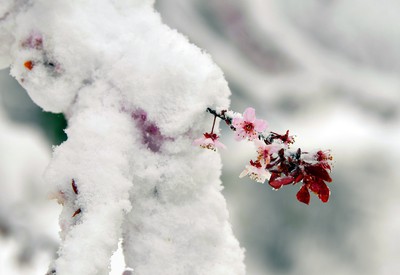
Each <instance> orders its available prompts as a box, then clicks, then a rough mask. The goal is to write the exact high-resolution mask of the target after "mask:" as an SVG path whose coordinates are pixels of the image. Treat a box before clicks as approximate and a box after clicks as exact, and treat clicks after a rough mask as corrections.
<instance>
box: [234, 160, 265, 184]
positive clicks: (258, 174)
mask: <svg viewBox="0 0 400 275" xmlns="http://www.w3.org/2000/svg"><path fill="white" fill-rule="evenodd" d="M247 175H249V177H250V178H251V179H252V180H255V181H257V182H260V183H264V182H265V180H266V179H267V178H268V177H269V175H270V174H269V172H268V171H267V170H266V169H265V163H264V161H262V160H261V161H252V160H250V165H246V167H245V169H244V170H243V171H242V173H240V175H239V178H243V177H244V176H247Z"/></svg>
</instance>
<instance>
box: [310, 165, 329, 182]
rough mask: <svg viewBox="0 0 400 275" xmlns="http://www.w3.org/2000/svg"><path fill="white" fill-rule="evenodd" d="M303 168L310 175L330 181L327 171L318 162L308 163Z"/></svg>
mask: <svg viewBox="0 0 400 275" xmlns="http://www.w3.org/2000/svg"><path fill="white" fill-rule="evenodd" d="M304 168H305V170H306V172H307V173H308V174H309V175H311V176H314V177H317V178H319V179H322V180H324V181H327V182H331V181H332V179H331V177H330V176H329V173H328V172H327V171H326V170H325V169H324V168H323V167H321V166H320V165H319V164H315V165H309V166H306V167H304Z"/></svg>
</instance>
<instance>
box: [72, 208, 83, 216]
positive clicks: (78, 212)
mask: <svg viewBox="0 0 400 275" xmlns="http://www.w3.org/2000/svg"><path fill="white" fill-rule="evenodd" d="M81 212H82V210H81V209H80V208H79V209H78V210H76V211H75V212H74V214H73V215H72V218H73V217H75V216H76V215H78V214H80V213H81Z"/></svg>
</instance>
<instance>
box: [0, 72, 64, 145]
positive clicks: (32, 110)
mask: <svg viewBox="0 0 400 275" xmlns="http://www.w3.org/2000/svg"><path fill="white" fill-rule="evenodd" d="M0 83H2V86H1V87H0V96H1V100H0V102H1V105H2V109H4V111H5V113H6V114H7V115H8V117H9V118H10V119H11V120H12V121H14V122H16V123H18V124H24V125H29V126H30V127H34V128H37V129H40V131H41V132H42V133H43V135H44V136H45V137H46V138H47V140H48V141H49V143H50V144H52V145H59V144H61V143H62V142H64V141H65V140H66V139H67V135H66V134H65V132H64V129H65V128H66V127H67V121H66V120H65V117H64V115H63V114H53V113H49V112H44V111H43V110H42V109H40V108H39V107H38V106H37V105H36V104H35V103H34V102H32V100H31V99H30V97H29V96H28V94H27V93H26V91H25V90H24V89H23V88H22V87H21V86H20V85H19V83H18V82H17V81H16V80H15V79H14V78H13V77H11V76H10V75H9V70H8V69H6V70H0Z"/></svg>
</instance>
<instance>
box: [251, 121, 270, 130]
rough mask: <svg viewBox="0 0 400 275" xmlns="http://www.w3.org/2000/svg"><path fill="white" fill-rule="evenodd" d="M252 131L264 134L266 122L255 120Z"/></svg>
mask: <svg viewBox="0 0 400 275" xmlns="http://www.w3.org/2000/svg"><path fill="white" fill-rule="evenodd" d="M254 129H255V130H256V131H257V132H264V131H265V130H266V129H267V122H266V121H265V120H262V119H256V120H255V121H254Z"/></svg>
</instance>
